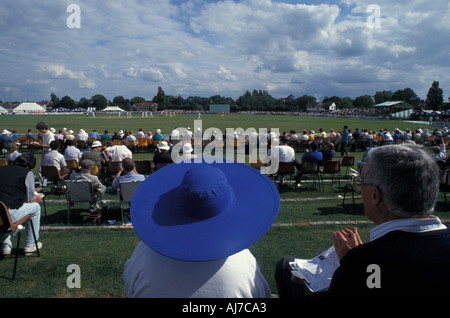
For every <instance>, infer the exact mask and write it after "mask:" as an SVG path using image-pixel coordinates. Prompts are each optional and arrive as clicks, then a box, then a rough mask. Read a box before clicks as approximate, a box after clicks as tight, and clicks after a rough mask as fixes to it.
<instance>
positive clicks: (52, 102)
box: [50, 93, 59, 108]
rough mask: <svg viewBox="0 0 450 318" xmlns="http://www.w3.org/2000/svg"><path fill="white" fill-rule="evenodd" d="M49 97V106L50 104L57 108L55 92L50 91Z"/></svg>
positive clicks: (57, 100) (57, 101) (57, 99)
mask: <svg viewBox="0 0 450 318" xmlns="http://www.w3.org/2000/svg"><path fill="white" fill-rule="evenodd" d="M50 98H51V100H50V106H51V107H52V108H58V103H59V98H58V96H56V94H55V93H51V94H50Z"/></svg>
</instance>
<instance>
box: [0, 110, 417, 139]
mask: <svg viewBox="0 0 450 318" xmlns="http://www.w3.org/2000/svg"><path fill="white" fill-rule="evenodd" d="M133 116H134V117H133V118H127V117H126V115H122V116H121V117H118V116H117V115H116V114H111V115H107V114H97V116H96V117H95V118H93V117H86V116H84V115H75V114H73V115H68V114H64V115H51V114H48V115H3V116H0V128H2V130H3V129H8V130H10V131H12V130H13V129H16V130H17V132H18V133H20V134H25V133H26V132H27V129H29V128H31V129H33V132H34V133H37V131H36V129H35V126H36V124H37V123H38V122H39V121H44V122H45V123H47V125H48V126H49V127H54V128H55V129H56V131H58V129H62V128H63V127H65V128H67V129H72V130H73V131H74V132H75V133H78V131H79V130H80V129H81V128H85V129H87V131H88V132H91V131H92V129H96V130H97V131H98V132H103V131H104V130H105V129H107V130H109V132H110V133H113V132H114V131H115V130H117V131H118V130H120V129H122V130H132V131H133V132H134V133H136V132H137V131H138V129H139V128H143V129H144V131H146V132H147V131H151V132H153V133H154V131H155V130H156V129H158V128H159V129H161V131H162V132H163V133H166V134H169V133H170V132H171V131H172V129H173V128H174V127H191V128H192V129H194V126H195V124H196V122H195V121H196V120H197V118H198V116H197V115H195V114H177V115H175V116H174V117H168V116H161V115H159V114H155V115H154V117H153V118H142V117H141V115H140V114H135V115H133ZM200 124H201V127H202V129H203V130H205V129H207V128H218V129H220V130H221V131H222V132H223V133H225V131H226V128H233V129H237V128H243V129H244V130H246V129H248V128H255V129H257V130H259V129H260V128H266V129H268V130H271V129H274V128H277V129H279V131H280V132H283V131H286V132H289V131H290V130H291V129H294V130H296V131H297V133H301V132H302V131H303V130H305V129H306V130H311V129H313V130H315V131H316V132H318V130H319V128H323V129H324V130H325V131H326V132H329V130H330V129H331V128H333V129H334V130H336V131H338V130H341V129H342V127H343V126H344V125H348V127H349V128H350V129H351V130H352V131H353V130H354V129H355V128H359V129H363V128H367V129H374V130H379V129H382V128H383V129H384V128H386V129H390V130H393V129H395V128H399V129H406V128H410V129H415V128H416V127H417V125H418V124H415V123H411V122H405V121H388V120H362V119H355V118H328V117H310V116H287V115H240V114H225V116H223V117H222V115H220V114H202V116H201V123H200V122H198V126H200Z"/></svg>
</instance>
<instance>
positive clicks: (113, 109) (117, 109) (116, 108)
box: [102, 106, 124, 112]
mask: <svg viewBox="0 0 450 318" xmlns="http://www.w3.org/2000/svg"><path fill="white" fill-rule="evenodd" d="M123 111H124V110H123V109H122V108H120V107H119V106H108V107H106V108H105V109H103V110H102V112H123Z"/></svg>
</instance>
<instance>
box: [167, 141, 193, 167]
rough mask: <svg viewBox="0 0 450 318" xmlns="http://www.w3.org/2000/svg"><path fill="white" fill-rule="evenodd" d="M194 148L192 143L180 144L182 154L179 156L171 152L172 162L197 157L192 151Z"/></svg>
mask: <svg viewBox="0 0 450 318" xmlns="http://www.w3.org/2000/svg"><path fill="white" fill-rule="evenodd" d="M193 151H194V148H192V144H191V143H189V142H184V143H183V146H182V152H183V154H182V155H181V156H180V155H179V154H177V153H174V152H172V153H171V156H172V160H173V161H174V162H180V161H190V160H191V159H192V158H197V155H196V154H194V153H193Z"/></svg>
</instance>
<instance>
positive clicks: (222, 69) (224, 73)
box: [216, 65, 237, 81]
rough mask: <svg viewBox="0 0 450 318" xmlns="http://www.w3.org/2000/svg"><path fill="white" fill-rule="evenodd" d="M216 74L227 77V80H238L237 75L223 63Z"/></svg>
mask: <svg viewBox="0 0 450 318" xmlns="http://www.w3.org/2000/svg"><path fill="white" fill-rule="evenodd" d="M216 75H217V77H218V78H220V79H225V80H227V81H236V80H237V77H236V76H235V75H233V74H232V73H231V71H230V70H229V69H227V68H225V67H223V66H222V65H220V66H219V68H218V69H217V70H216Z"/></svg>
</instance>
